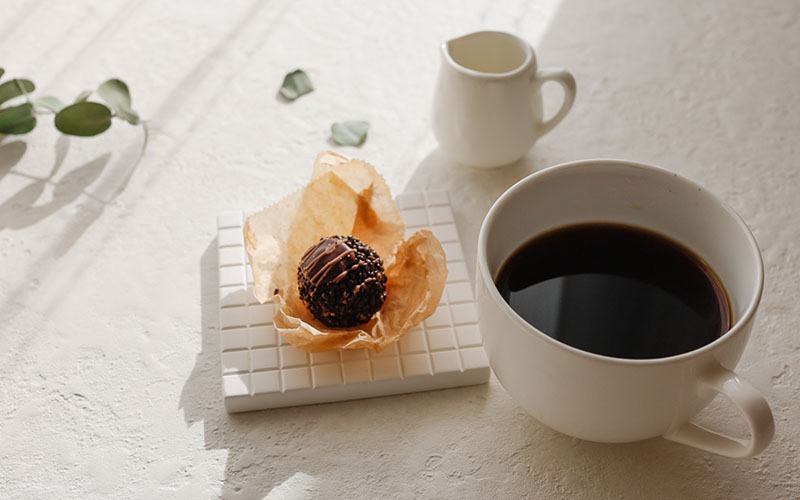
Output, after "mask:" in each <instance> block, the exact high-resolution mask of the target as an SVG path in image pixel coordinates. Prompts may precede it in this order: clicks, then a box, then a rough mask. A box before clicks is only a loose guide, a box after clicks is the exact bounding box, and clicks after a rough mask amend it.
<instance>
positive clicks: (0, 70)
mask: <svg viewBox="0 0 800 500" xmlns="http://www.w3.org/2000/svg"><path fill="white" fill-rule="evenodd" d="M5 72H6V70H4V69H3V68H0V78H3V73H5Z"/></svg>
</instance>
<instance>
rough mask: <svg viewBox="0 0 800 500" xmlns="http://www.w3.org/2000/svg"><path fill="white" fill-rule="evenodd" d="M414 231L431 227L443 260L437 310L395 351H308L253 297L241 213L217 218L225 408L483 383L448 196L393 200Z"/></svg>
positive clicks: (485, 366)
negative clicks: (292, 341) (282, 331)
mask: <svg viewBox="0 0 800 500" xmlns="http://www.w3.org/2000/svg"><path fill="white" fill-rule="evenodd" d="M395 201H396V203H397V206H398V208H399V209H400V215H401V216H402V217H403V220H404V221H406V224H407V231H406V232H407V233H408V235H411V234H413V233H415V232H417V231H419V230H420V229H427V230H429V231H432V232H433V233H434V234H436V235H437V237H438V238H439V241H440V242H441V243H442V246H443V247H444V250H445V255H446V256H447V266H448V270H449V271H450V272H449V273H448V275H447V282H446V284H445V289H444V293H443V295H442V299H441V301H440V302H439V304H438V307H437V309H436V311H434V313H433V314H432V315H431V316H430V317H428V318H427V319H426V320H425V321H424V322H423V323H422V324H420V325H418V326H416V327H414V328H413V329H411V330H410V331H409V332H408V333H407V334H406V335H405V336H404V337H403V338H402V339H401V340H400V342H398V343H397V344H396V345H392V346H389V347H388V348H386V349H384V350H383V351H381V352H380V353H378V354H375V353H373V352H370V351H369V350H368V349H359V350H344V351H332V352H321V353H311V354H308V353H307V352H305V351H302V350H300V349H296V348H295V347H293V346H291V345H289V344H288V342H287V341H286V340H285V339H284V338H283V337H282V336H281V335H280V333H278V332H277V331H276V330H275V327H274V326H273V321H272V319H273V316H274V313H275V309H274V308H275V305H274V304H271V303H266V304H259V303H258V300H256V298H255V297H254V296H253V272H252V270H251V268H250V264H249V263H248V262H247V255H246V252H245V249H244V241H243V238H242V231H243V226H244V221H245V218H246V215H245V213H244V212H243V211H241V210H233V211H227V212H223V213H221V214H220V215H219V216H217V227H218V231H217V248H218V252H217V265H218V266H219V329H220V330H219V336H220V341H219V343H220V349H221V351H222V352H221V356H220V359H221V364H222V393H223V396H224V399H225V408H226V409H227V410H228V411H229V412H239V411H251V410H262V409H266V408H280V407H285V406H296V405H306V404H313V403H328V402H332V401H346V400H350V399H360V398H366V397H376V396H387V395H392V394H404V393H409V392H419V391H428V390H433V389H446V388H452V387H462V386H467V385H475V384H481V383H486V382H488V380H489V374H490V370H489V360H488V359H486V353H485V352H484V351H483V341H482V339H481V334H480V330H479V328H478V317H477V306H476V304H475V298H474V294H473V293H472V285H471V284H470V282H469V275H468V273H467V270H466V267H465V266H464V253H463V251H462V249H461V240H460V239H459V237H458V229H457V228H456V226H455V219H454V217H453V211H452V209H451V206H450V200H449V199H448V196H447V192H446V191H426V192H425V193H421V192H420V193H402V194H400V195H398V196H397V197H396V199H395Z"/></svg>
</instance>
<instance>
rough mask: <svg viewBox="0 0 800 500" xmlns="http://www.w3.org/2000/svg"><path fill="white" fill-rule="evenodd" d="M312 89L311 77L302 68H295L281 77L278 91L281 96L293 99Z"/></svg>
mask: <svg viewBox="0 0 800 500" xmlns="http://www.w3.org/2000/svg"><path fill="white" fill-rule="evenodd" d="M312 90H314V86H313V85H312V84H311V79H310V78H309V77H308V75H307V74H306V72H305V71H303V70H302V69H296V70H294V71H292V72H291V73H289V74H287V75H286V76H285V77H284V78H283V85H281V90H280V93H281V95H282V96H283V97H285V98H287V99H289V100H290V101H294V100H295V99H297V98H298V97H300V96H301V95H304V94H308V93H309V92H311V91H312Z"/></svg>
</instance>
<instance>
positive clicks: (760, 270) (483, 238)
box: [477, 158, 764, 366]
mask: <svg viewBox="0 0 800 500" xmlns="http://www.w3.org/2000/svg"><path fill="white" fill-rule="evenodd" d="M576 166H617V167H619V166H623V167H634V168H638V169H642V170H646V171H650V172H655V173H656V174H668V175H669V176H672V177H675V178H677V179H679V180H680V181H682V182H685V183H688V184H689V185H691V186H693V187H694V188H696V189H699V190H700V191H702V192H703V193H704V194H706V195H708V196H710V197H711V199H712V200H713V201H715V202H716V203H717V204H718V205H719V206H721V207H722V208H723V210H725V212H726V213H727V214H728V215H729V216H730V217H732V219H733V220H734V221H735V222H736V224H737V225H738V226H739V228H740V229H741V230H742V231H743V232H744V234H745V237H746V238H747V241H748V243H749V245H750V250H751V253H752V254H753V255H754V256H755V258H756V261H757V265H756V268H757V276H756V288H757V289H756V293H755V294H754V295H753V297H752V299H751V300H750V302H749V303H748V304H747V307H746V308H745V310H744V313H743V314H742V315H741V317H740V318H739V319H738V320H737V321H736V322H735V323H734V324H733V326H731V327H730V328H729V329H728V330H727V331H726V332H725V333H724V334H722V335H720V336H719V337H718V338H717V339H715V340H714V341H713V342H710V343H708V344H705V345H704V346H701V347H698V348H697V349H693V350H691V351H687V352H684V353H680V354H675V355H672V356H666V357H663V358H646V359H633V358H618V357H614V356H606V355H603V354H596V353H593V352H589V351H584V350H582V349H578V348H576V347H573V346H571V345H569V344H565V343H564V342H561V341H560V340H557V339H554V338H553V337H551V336H549V335H547V334H545V333H544V332H542V331H541V330H539V329H538V328H536V327H535V326H533V325H531V324H530V323H528V322H527V321H525V320H524V319H523V318H522V316H520V315H519V314H518V313H517V312H516V311H514V309H512V308H511V306H510V305H509V304H508V302H506V301H505V299H503V297H502V296H501V295H500V292H499V290H498V289H497V285H495V282H494V277H493V276H492V275H491V273H490V272H489V263H488V261H487V258H486V244H487V233H488V228H489V226H491V225H492V224H494V222H495V218H496V217H497V213H498V212H499V211H500V209H501V208H502V207H503V205H505V204H506V203H508V201H509V200H510V199H511V198H513V197H514V196H515V195H516V193H517V192H518V191H520V190H521V189H522V188H523V187H525V186H527V185H528V184H530V183H531V182H536V181H537V180H538V179H540V178H542V177H547V176H550V175H553V174H555V173H559V172H561V171H562V170H564V169H568V168H571V167H576ZM477 262H478V272H479V273H480V275H481V277H482V278H483V281H484V284H485V287H486V289H487V292H488V294H489V297H490V298H491V299H492V300H493V301H494V302H496V303H497V304H499V307H500V309H501V310H502V311H503V312H504V313H505V314H506V316H508V317H509V318H510V319H511V320H512V321H514V322H515V323H517V325H518V326H520V327H521V328H522V329H523V330H524V331H526V332H527V333H529V334H531V335H534V336H538V337H540V338H542V339H543V340H544V341H546V342H549V343H551V344H552V345H554V346H557V347H558V348H560V349H562V350H564V351H566V352H570V353H572V354H575V355H578V356H580V357H584V358H588V359H591V360H596V361H603V362H606V363H611V364H617V365H633V366H637V365H638V366H641V365H661V364H671V363H679V362H682V361H686V360H689V359H693V358H696V357H699V356H702V355H704V354H706V353H708V352H709V351H712V350H714V349H716V348H717V347H719V346H720V345H722V344H724V343H726V342H727V341H728V340H729V339H731V338H732V337H733V336H735V335H736V333H737V332H739V331H740V330H741V329H742V328H744V326H745V325H746V324H747V323H748V322H749V321H751V320H752V318H753V316H754V315H755V312H756V309H757V307H758V304H759V303H760V302H761V295H762V293H763V289H764V261H763V258H762V256H761V251H760V249H759V248H758V243H757V242H756V239H755V237H754V236H753V233H752V232H751V231H750V228H749V227H747V224H746V223H745V222H744V220H743V219H742V218H741V217H740V216H739V214H737V213H736V212H735V211H734V210H733V209H732V208H731V207H730V206H728V204H727V203H725V202H724V201H722V200H721V199H720V198H719V197H718V196H716V195H715V194H713V193H712V192H710V191H708V190H706V189H705V188H703V187H702V186H700V185H699V184H697V183H696V182H694V181H692V180H690V179H688V178H687V177H684V176H683V175H681V174H678V173H676V172H673V171H671V170H667V169H665V168H663V167H659V166H656V165H653V164H650V163H643V162H637V161H632V160H618V159H613V158H596V159H585V160H576V161H570V162H566V163H560V164H558V165H554V166H551V167H547V168H545V169H542V170H540V171H538V172H534V173H532V174H530V175H528V176H526V177H524V178H523V179H520V180H519V181H517V182H516V183H515V184H514V185H512V186H511V187H510V188H508V189H506V190H505V191H504V192H503V194H501V195H500V197H498V198H497V200H495V202H494V203H493V204H492V206H491V208H490V209H489V211H488V212H487V214H486V217H484V219H483V223H482V224H481V229H480V233H479V234H478V255H477ZM723 285H724V283H723Z"/></svg>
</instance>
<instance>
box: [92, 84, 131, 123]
mask: <svg viewBox="0 0 800 500" xmlns="http://www.w3.org/2000/svg"><path fill="white" fill-rule="evenodd" d="M97 93H98V94H100V97H102V98H103V100H104V101H106V103H108V105H109V106H111V109H113V110H114V111H115V112H116V113H117V115H119V117H120V118H122V119H123V120H125V121H127V122H128V123H130V124H132V125H137V124H138V123H139V115H138V114H137V113H136V111H134V110H133V109H132V108H131V93H130V91H129V90H128V86H127V85H126V84H125V82H123V81H122V80H119V79H117V78H112V79H110V80H106V81H105V82H103V83H101V84H100V87H98V88H97Z"/></svg>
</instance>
